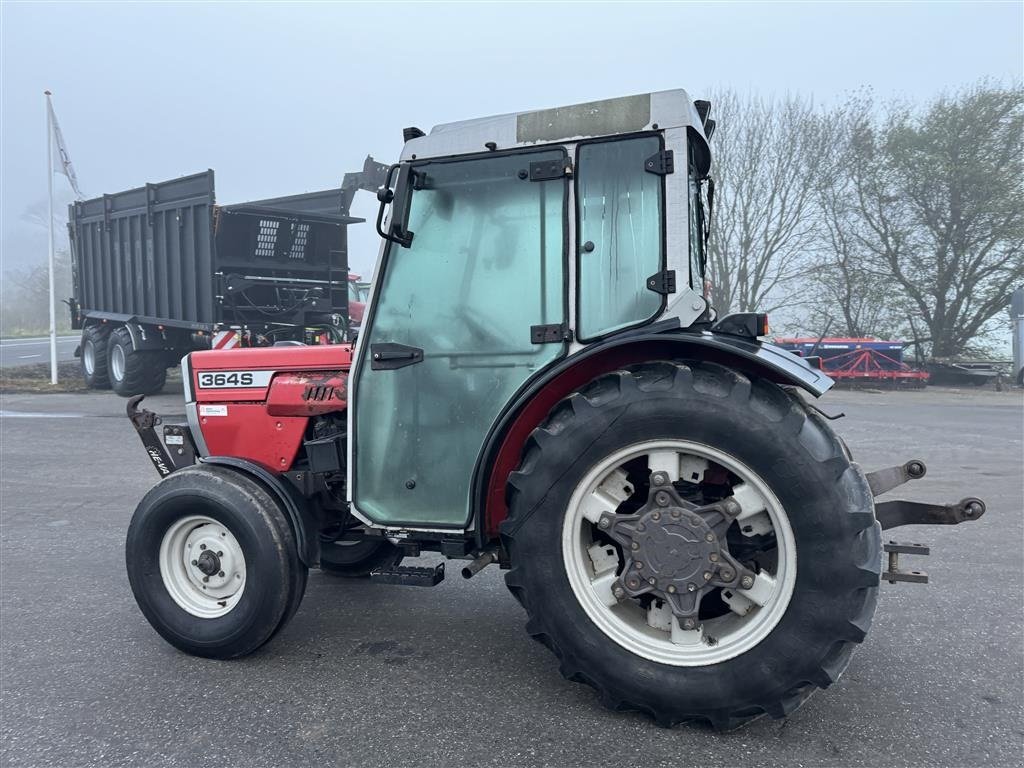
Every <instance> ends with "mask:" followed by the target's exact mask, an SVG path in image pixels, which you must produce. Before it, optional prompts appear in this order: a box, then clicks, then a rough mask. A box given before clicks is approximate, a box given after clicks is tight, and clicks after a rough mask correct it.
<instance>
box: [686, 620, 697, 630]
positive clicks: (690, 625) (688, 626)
mask: <svg viewBox="0 0 1024 768" xmlns="http://www.w3.org/2000/svg"><path fill="white" fill-rule="evenodd" d="M695 626H696V624H695V623H694V621H693V619H683V629H693V628H694V627H695Z"/></svg>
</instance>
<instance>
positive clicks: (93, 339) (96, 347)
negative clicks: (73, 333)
mask: <svg viewBox="0 0 1024 768" xmlns="http://www.w3.org/2000/svg"><path fill="white" fill-rule="evenodd" d="M109 336H110V331H109V329H108V328H107V327H106V326H103V325H90V326H87V327H85V328H83V329H82V346H81V349H80V350H79V355H80V357H79V360H80V362H81V364H82V378H83V379H85V385H86V386H87V387H89V388H91V389H110V378H109V377H108V376H107V340H108V338H109Z"/></svg>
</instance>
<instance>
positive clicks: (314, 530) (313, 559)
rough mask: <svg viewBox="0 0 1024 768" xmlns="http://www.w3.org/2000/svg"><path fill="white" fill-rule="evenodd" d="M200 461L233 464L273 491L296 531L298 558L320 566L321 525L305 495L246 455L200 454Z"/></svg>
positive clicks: (197, 460) (227, 465)
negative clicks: (246, 457)
mask: <svg viewBox="0 0 1024 768" xmlns="http://www.w3.org/2000/svg"><path fill="white" fill-rule="evenodd" d="M196 463H198V464H216V465H218V466H222V467H230V468H231V469H234V470H236V471H238V472H241V473H242V474H245V475H249V476H250V477H251V478H253V479H255V480H257V481H258V482H259V483H260V484H261V485H263V486H265V487H266V488H267V490H268V491H270V493H271V495H272V496H274V497H275V498H276V499H277V500H278V501H280V502H281V506H282V507H284V511H285V514H286V515H287V516H288V520H289V522H290V523H291V524H292V531H294V533H295V544H296V547H297V548H298V553H299V560H301V561H302V562H303V563H304V564H305V565H306V566H308V567H309V568H317V567H319V565H320V539H319V536H318V535H317V534H318V532H319V526H318V524H317V521H316V518H315V517H314V516H313V513H312V512H311V511H310V509H309V506H308V505H307V504H306V502H305V500H304V499H300V498H297V495H296V493H295V492H294V491H292V490H291V489H290V488H288V486H287V485H285V484H284V483H283V482H282V481H281V479H280V478H278V477H275V476H274V474H273V473H271V472H269V471H267V470H266V469H264V468H263V467H261V466H260V465H259V464H256V463H254V462H251V461H246V460H245V459H237V458H235V457H233V456H205V457H202V456H198V457H196Z"/></svg>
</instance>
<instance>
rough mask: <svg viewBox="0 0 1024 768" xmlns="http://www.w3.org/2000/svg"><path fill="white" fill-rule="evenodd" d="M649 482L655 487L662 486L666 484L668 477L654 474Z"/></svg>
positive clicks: (657, 473) (658, 473)
mask: <svg viewBox="0 0 1024 768" xmlns="http://www.w3.org/2000/svg"><path fill="white" fill-rule="evenodd" d="M651 482H652V483H654V484H655V485H664V484H665V483H667V482H668V475H666V474H665V473H664V472H655V473H654V474H653V475H651Z"/></svg>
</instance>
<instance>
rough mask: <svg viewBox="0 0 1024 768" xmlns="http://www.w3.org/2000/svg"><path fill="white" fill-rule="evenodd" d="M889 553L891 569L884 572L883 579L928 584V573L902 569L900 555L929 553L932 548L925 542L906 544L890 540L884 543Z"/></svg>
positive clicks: (891, 582) (893, 582) (894, 581)
mask: <svg viewBox="0 0 1024 768" xmlns="http://www.w3.org/2000/svg"><path fill="white" fill-rule="evenodd" d="M882 549H883V550H884V551H885V552H887V553H888V555H889V570H887V571H885V572H884V573H882V579H883V580H884V581H888V582H889V583H890V584H895V583H896V582H897V581H906V582H910V583H912V584H927V583H928V574H927V573H925V572H924V571H904V570H901V569H900V555H928V554H930V552H931V550H930V549H929V548H928V547H927V546H926V545H924V544H906V543H902V542H899V541H890V542H888V543H887V544H883V545H882Z"/></svg>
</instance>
